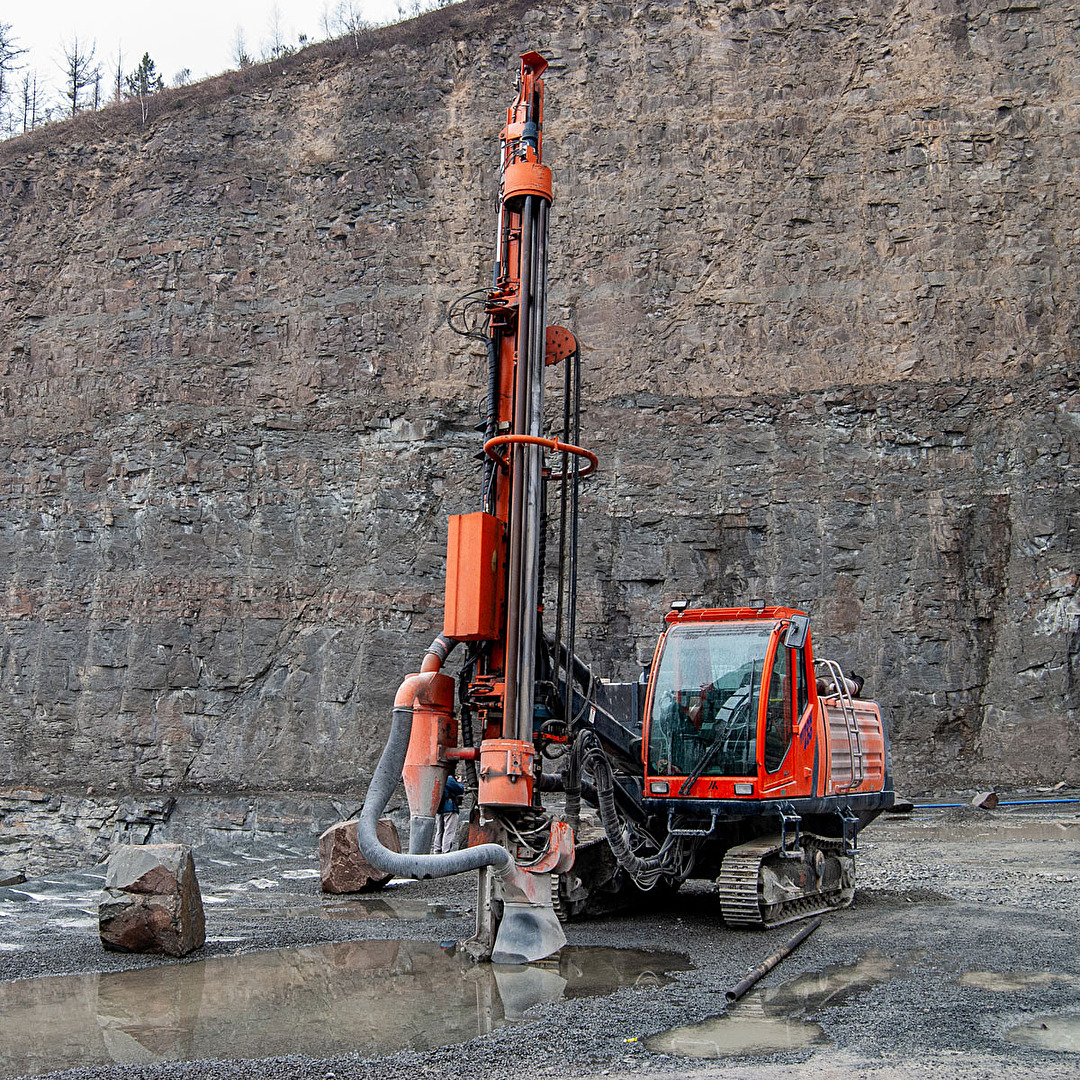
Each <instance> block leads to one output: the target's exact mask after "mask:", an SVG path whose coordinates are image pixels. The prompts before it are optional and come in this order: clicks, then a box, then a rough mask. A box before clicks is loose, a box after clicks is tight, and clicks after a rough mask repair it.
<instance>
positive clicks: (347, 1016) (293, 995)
mask: <svg viewBox="0 0 1080 1080" xmlns="http://www.w3.org/2000/svg"><path fill="white" fill-rule="evenodd" d="M689 966H690V965H689V962H688V961H687V958H686V957H685V956H682V955H679V954H676V953H655V952H636V951H631V950H622V949H599V948H566V949H563V950H562V952H561V953H560V955H559V956H558V958H556V959H554V960H552V961H548V962H545V963H542V964H531V965H527V966H526V965H522V966H513V965H491V964H473V963H471V962H470V961H469V960H468V959H467V958H466V957H465V956H464V955H463V954H462V953H461V952H460V951H459V950H458V949H457V948H456V946H452V947H447V948H444V947H442V946H440V945H438V944H436V943H434V942H415V941H359V942H346V943H339V944H332V945H315V946H307V947H303V948H296V949H279V950H273V951H267V952H255V953H248V954H245V955H242V956H228V957H212V958H210V959H207V960H202V961H195V962H193V963H182V964H173V965H168V966H161V967H154V968H145V969H142V970H137V971H125V972H119V973H111V974H100V975H80V976H62V977H61V976H55V977H47V978H37V979H24V980H22V981H19V982H13V983H6V984H0V1016H2V1017H3V1024H0V1076H4V1077H12V1076H20V1075H25V1074H27V1073H41V1072H48V1071H52V1070H55V1069H65V1068H70V1067H72V1066H75V1065H80V1066H91V1065H108V1064H112V1063H117V1064H126V1065H140V1064H151V1063H153V1062H157V1061H167V1060H170V1061H189V1060H196V1059H200V1058H227V1059H228V1058H264V1057H274V1056H277V1055H281V1054H308V1055H317V1056H331V1055H334V1054H344V1053H350V1052H353V1051H355V1052H357V1053H359V1054H361V1055H363V1056H365V1057H370V1056H377V1055H382V1054H392V1053H395V1052H397V1051H399V1050H406V1049H410V1050H427V1049H431V1048H432V1047H436V1046H445V1045H448V1044H452V1043H458V1042H464V1041H466V1040H468V1039H473V1038H476V1037H477V1036H478V1035H483V1034H486V1033H487V1032H490V1031H492V1030H494V1029H496V1028H500V1027H502V1026H504V1025H505V1024H507V1023H509V1022H513V1021H515V1020H519V1019H521V1018H522V1017H523V1016H524V1015H525V1014H526V1012H527V1011H528V1010H529V1009H531V1008H532V1007H533V1006H536V1005H541V1004H544V1003H546V1002H552V1001H558V1000H560V999H563V998H573V997H586V996H594V995H602V994H609V993H612V992H613V991H615V990H617V989H619V988H620V987H625V986H657V985H663V984H664V983H667V982H669V981H670V973H671V972H674V971H682V970H686V969H687V968H688V967H689Z"/></svg>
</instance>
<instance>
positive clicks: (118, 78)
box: [113, 46, 124, 105]
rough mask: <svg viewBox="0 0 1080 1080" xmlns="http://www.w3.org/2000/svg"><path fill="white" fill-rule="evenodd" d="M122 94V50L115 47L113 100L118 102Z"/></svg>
mask: <svg viewBox="0 0 1080 1080" xmlns="http://www.w3.org/2000/svg"><path fill="white" fill-rule="evenodd" d="M123 96H124V51H123V49H121V48H120V47H119V46H117V48H116V70H115V71H114V72H113V101H115V102H116V104H117V105H119V104H120V102H121V100H122V99H123Z"/></svg>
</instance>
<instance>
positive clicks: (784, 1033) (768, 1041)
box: [645, 954, 902, 1058]
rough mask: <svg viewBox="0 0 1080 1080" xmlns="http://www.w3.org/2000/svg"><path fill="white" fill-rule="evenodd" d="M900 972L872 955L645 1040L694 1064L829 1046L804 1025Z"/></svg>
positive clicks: (817, 1029) (757, 993) (820, 1032)
mask: <svg viewBox="0 0 1080 1080" xmlns="http://www.w3.org/2000/svg"><path fill="white" fill-rule="evenodd" d="M901 970H902V967H901V965H899V964H898V963H897V962H896V961H895V960H892V959H890V958H889V957H887V956H880V955H878V954H871V955H869V956H865V957H863V958H862V959H861V960H859V961H858V962H857V963H854V964H836V965H833V966H831V967H827V968H825V969H824V970H823V971H815V972H809V973H807V974H805V975H800V976H798V977H797V978H795V979H791V980H790V981H788V982H786V983H783V984H782V985H780V986H775V987H766V988H759V989H757V990H754V991H752V992H751V993H750V994H748V995H747V996H746V997H745V998H743V999H742V1000H741V1001H739V1002H736V1003H735V1004H734V1005H731V1006H730V1007H729V1008H728V1011H727V1012H726V1013H724V1014H723V1015H720V1016H710V1017H707V1018H706V1019H705V1020H702V1021H700V1022H699V1023H697V1024H687V1025H685V1026H684V1027H677V1028H672V1029H671V1030H670V1031H664V1032H661V1033H660V1034H659V1035H653V1036H651V1037H650V1038H648V1039H646V1040H645V1045H646V1046H647V1047H648V1048H649V1049H650V1050H654V1051H657V1052H658V1053H664V1054H679V1055H681V1056H683V1057H693V1058H721V1057H728V1056H736V1055H755V1054H767V1053H772V1052H775V1051H779V1050H800V1049H808V1048H813V1047H818V1046H825V1045H827V1044H828V1043H829V1037H828V1036H827V1035H826V1034H825V1031H824V1029H823V1028H822V1027H821V1025H820V1024H816V1023H814V1022H813V1021H811V1020H808V1019H805V1016H806V1014H807V1013H813V1012H817V1011H818V1010H820V1009H823V1008H825V1007H826V1006H829V1005H838V1004H840V1003H841V1002H843V1001H845V1000H846V999H847V998H849V997H851V996H852V995H853V994H856V993H859V992H860V991H862V990H865V989H866V988H868V987H871V986H875V985H877V984H879V983H883V982H887V981H888V980H889V979H891V978H893V977H895V976H896V975H897V974H898V973H899V972H900V971H901Z"/></svg>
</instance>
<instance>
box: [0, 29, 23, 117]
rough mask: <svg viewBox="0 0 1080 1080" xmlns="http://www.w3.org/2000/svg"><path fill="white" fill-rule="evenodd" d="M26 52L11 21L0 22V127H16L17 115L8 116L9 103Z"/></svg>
mask: <svg viewBox="0 0 1080 1080" xmlns="http://www.w3.org/2000/svg"><path fill="white" fill-rule="evenodd" d="M25 52H26V50H25V49H20V48H19V47H18V45H16V44H15V36H14V34H12V32H11V25H10V24H9V23H5V22H0V127H3V128H4V130H12V131H13V130H14V129H15V117H14V115H11V116H10V118H9V116H8V105H9V103H10V102H11V101H12V100H13V99H14V96H15V82H14V72H16V71H18V70H19V68H21V67H22V64H20V63H18V59H19V57H20V56H22V55H23V54H24V53H25Z"/></svg>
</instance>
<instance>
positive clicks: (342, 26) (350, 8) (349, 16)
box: [333, 0, 371, 52]
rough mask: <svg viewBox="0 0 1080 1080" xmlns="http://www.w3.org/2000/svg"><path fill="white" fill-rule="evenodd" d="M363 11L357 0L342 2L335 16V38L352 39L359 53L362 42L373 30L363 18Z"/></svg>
mask: <svg viewBox="0 0 1080 1080" xmlns="http://www.w3.org/2000/svg"><path fill="white" fill-rule="evenodd" d="M361 10H362V8H361V6H360V4H358V3H357V2H356V0H340V2H339V3H338V6H337V7H336V8H335V9H334V15H333V25H334V30H335V33H334V36H335V37H349V38H351V39H352V43H353V48H354V49H355V50H356V51H357V52H359V51H360V42H361V41H362V40H363V38H364V36H365V35H366V34H367V32H368V31H369V30H370V29H371V24H370V23H369V22H368V21H367V20H366V19H365V18H364V17H363V15H362V14H361Z"/></svg>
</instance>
